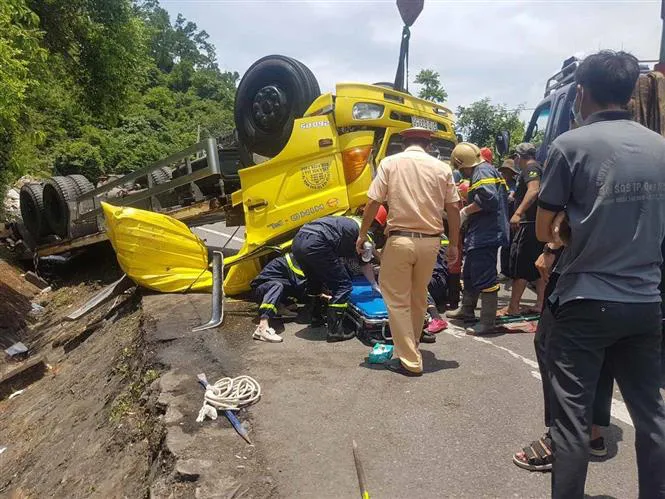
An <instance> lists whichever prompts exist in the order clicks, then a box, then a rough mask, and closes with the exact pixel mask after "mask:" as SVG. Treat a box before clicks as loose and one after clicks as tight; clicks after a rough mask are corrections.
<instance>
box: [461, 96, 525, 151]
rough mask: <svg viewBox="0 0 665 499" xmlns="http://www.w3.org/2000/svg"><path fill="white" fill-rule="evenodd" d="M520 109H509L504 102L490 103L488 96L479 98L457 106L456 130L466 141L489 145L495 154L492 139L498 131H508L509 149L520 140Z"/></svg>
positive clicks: (521, 135) (521, 125) (521, 124)
mask: <svg viewBox="0 0 665 499" xmlns="http://www.w3.org/2000/svg"><path fill="white" fill-rule="evenodd" d="M521 111H522V108H521V107H518V108H517V109H512V110H509V109H507V108H506V106H505V105H504V104H492V102H491V101H490V99H489V98H485V99H481V100H479V101H476V102H474V103H472V104H470V105H468V106H459V107H458V108H457V122H456V130H457V132H458V133H461V134H462V136H463V138H464V140H466V141H467V142H472V143H473V144H476V145H477V146H478V147H489V148H491V149H493V150H494V152H495V155H496V153H497V151H496V150H495V147H494V141H495V138H496V136H497V134H499V133H500V132H502V131H504V130H506V131H508V132H510V147H511V149H512V148H514V147H515V146H517V144H519V143H520V142H521V141H522V137H524V123H523V122H522V120H521V119H520V116H519V115H520V112H521Z"/></svg>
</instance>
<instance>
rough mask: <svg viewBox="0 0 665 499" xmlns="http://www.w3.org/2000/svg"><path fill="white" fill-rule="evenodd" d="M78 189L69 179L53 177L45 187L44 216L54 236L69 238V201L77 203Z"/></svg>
mask: <svg viewBox="0 0 665 499" xmlns="http://www.w3.org/2000/svg"><path fill="white" fill-rule="evenodd" d="M76 197H77V187H76V183H75V182H74V180H73V179H71V178H69V177H51V178H50V179H48V180H47V181H46V184H45V185H44V214H45V216H46V221H47V222H48V225H49V227H50V228H51V230H52V231H53V233H54V234H56V235H57V236H60V237H67V236H68V234H69V207H68V206H67V202H68V201H75V200H76Z"/></svg>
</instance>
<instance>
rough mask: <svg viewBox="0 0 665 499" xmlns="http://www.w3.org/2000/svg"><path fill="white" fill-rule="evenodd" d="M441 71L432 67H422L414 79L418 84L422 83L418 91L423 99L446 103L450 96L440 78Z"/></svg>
mask: <svg viewBox="0 0 665 499" xmlns="http://www.w3.org/2000/svg"><path fill="white" fill-rule="evenodd" d="M439 78H440V77H439V73H437V72H436V71H434V70H432V69H421V70H420V72H419V73H418V74H417V75H416V79H415V80H414V81H415V83H416V84H418V85H422V86H421V88H420V91H419V92H418V97H420V98H421V99H425V100H429V101H433V102H440V103H444V102H445V101H446V99H447V98H448V92H446V91H445V89H444V88H443V86H442V85H441V81H440V79H439Z"/></svg>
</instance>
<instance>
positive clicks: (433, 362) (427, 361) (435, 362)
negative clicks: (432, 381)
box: [359, 350, 459, 374]
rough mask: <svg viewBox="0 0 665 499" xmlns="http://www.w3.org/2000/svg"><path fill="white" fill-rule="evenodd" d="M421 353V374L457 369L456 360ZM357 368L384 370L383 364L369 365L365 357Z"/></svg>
mask: <svg viewBox="0 0 665 499" xmlns="http://www.w3.org/2000/svg"><path fill="white" fill-rule="evenodd" d="M421 353H422V355H423V374H430V373H435V372H437V371H443V370H444V369H457V368H458V367H459V362H457V361H456V360H443V359H437V358H436V356H435V355H434V353H432V352H430V351H429V350H421ZM359 366H360V367H364V368H365V369H370V370H372V371H385V370H386V368H385V367H383V364H370V363H369V361H368V358H367V357H365V360H364V361H363V362H361V363H360V364H359Z"/></svg>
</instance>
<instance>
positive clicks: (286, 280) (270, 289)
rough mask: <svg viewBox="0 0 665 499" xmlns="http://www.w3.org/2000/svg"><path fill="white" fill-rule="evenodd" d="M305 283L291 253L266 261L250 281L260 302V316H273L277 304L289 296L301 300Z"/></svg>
mask: <svg viewBox="0 0 665 499" xmlns="http://www.w3.org/2000/svg"><path fill="white" fill-rule="evenodd" d="M306 283H307V280H306V279H305V273H304V272H303V271H302V270H301V269H300V266H299V265H298V263H297V261H296V259H295V258H294V256H293V255H292V254H291V253H287V254H286V255H284V256H278V257H277V258H275V259H273V260H271V261H270V262H268V264H267V265H266V266H265V267H263V270H261V273H260V274H259V275H258V276H256V277H255V278H254V280H252V282H251V283H250V286H251V288H252V290H253V291H254V296H255V297H256V300H257V301H260V302H261V305H259V314H260V317H261V318H272V317H275V314H276V313H277V307H278V305H279V304H280V303H284V302H285V301H287V300H288V299H289V298H291V299H293V300H296V301H302V300H303V298H304V297H305V286H306Z"/></svg>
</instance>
